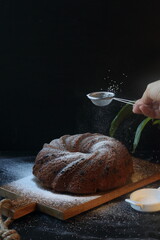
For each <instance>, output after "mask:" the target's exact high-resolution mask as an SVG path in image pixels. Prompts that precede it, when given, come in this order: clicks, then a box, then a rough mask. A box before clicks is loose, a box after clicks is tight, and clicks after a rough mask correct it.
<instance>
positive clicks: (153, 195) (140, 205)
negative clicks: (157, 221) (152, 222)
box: [125, 188, 160, 212]
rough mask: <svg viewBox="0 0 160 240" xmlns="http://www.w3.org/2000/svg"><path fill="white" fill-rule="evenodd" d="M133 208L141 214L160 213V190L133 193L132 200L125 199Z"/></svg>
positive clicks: (151, 189) (147, 189)
mask: <svg viewBox="0 0 160 240" xmlns="http://www.w3.org/2000/svg"><path fill="white" fill-rule="evenodd" d="M125 201H126V202H128V203H130V205H131V207H132V208H133V209H135V210H137V211H141V212H157V211H160V188H158V189H155V188H143V189H140V190H137V191H135V192H133V193H132V194H131V195H130V199H125Z"/></svg>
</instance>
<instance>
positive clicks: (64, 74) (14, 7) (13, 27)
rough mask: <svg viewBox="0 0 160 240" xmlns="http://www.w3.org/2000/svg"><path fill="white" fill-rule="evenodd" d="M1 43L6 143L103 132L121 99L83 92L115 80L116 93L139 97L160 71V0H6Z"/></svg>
mask: <svg viewBox="0 0 160 240" xmlns="http://www.w3.org/2000/svg"><path fill="white" fill-rule="evenodd" d="M0 48H1V51H0V52H1V53H0V83H1V84H0V150H1V151H6V150H16V151H17V150H21V151H26V150H33V151H37V150H39V149H40V148H41V147H42V145H43V143H44V142H50V141H51V140H52V139H54V138H57V137H60V136H61V135H64V134H76V133H83V132H86V131H87V132H88V131H90V132H95V131H96V132H101V133H104V134H106V133H107V129H108V126H109V124H110V121H111V119H112V118H113V116H114V115H115V114H116V112H117V111H118V109H119V107H120V104H119V103H113V104H111V105H110V106H107V107H104V108H98V107H95V106H93V104H91V102H90V101H89V100H88V99H87V98H86V94H87V93H89V92H92V91H98V90H102V89H103V90H107V89H108V88H109V87H110V86H111V85H113V81H116V84H118V85H119V86H120V87H119V89H118V90H117V96H120V97H123V98H130V99H137V98H139V97H140V96H141V94H142V93H143V91H144V89H145V87H146V85H147V84H148V83H149V82H152V81H155V80H157V79H159V78H160V3H159V1H158V0H157V1H156V0H153V1H151V0H134V1H132V0H131V1H125V0H121V1H119V0H105V1H102V0H99V1H95V0H93V1H91V0H88V1H78V0H77V1H73V0H72V1H65V0H62V1H61V0H60V1H46V0H45V1H9V0H1V2H0ZM122 82H123V84H121V83H122ZM114 84H115V83H114Z"/></svg>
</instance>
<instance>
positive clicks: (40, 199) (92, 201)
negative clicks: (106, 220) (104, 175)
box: [0, 158, 160, 220]
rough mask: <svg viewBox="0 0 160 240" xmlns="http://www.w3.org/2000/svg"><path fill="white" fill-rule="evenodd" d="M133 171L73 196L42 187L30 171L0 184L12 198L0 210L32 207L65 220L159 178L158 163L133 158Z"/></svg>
mask: <svg viewBox="0 0 160 240" xmlns="http://www.w3.org/2000/svg"><path fill="white" fill-rule="evenodd" d="M133 164H134V174H133V175H132V178H131V181H130V183H128V184H127V185H125V186H123V187H121V188H117V189H114V190H112V191H108V192H104V193H98V194H94V195H86V196H76V195H69V194H59V193H54V192H52V191H50V190H47V189H44V188H42V187H41V185H40V184H39V182H38V181H37V179H36V178H35V177H34V176H33V175H30V176H28V177H25V178H22V179H20V180H17V181H14V182H11V183H9V184H7V185H5V186H1V187H0V195H1V196H3V197H5V198H9V199H13V200H12V203H13V208H12V210H10V209H9V206H7V205H6V206H5V207H4V209H3V214H4V215H6V216H8V215H9V214H11V215H12V217H13V218H14V219H17V218H19V217H22V216H24V215H26V214H28V213H30V212H33V211H35V210H38V211H41V212H43V213H46V214H49V215H51V216H54V217H56V218H58V219H61V220H65V219H68V218H70V217H73V216H75V215H77V214H80V213H82V212H84V211H87V210H89V209H92V208H94V207H97V206H99V205H101V204H103V203H106V202H108V201H111V200H113V199H115V198H117V197H119V196H122V195H124V194H126V193H129V192H131V191H134V190H135V189H137V188H141V187H143V186H145V185H147V184H150V183H153V182H155V181H158V180H160V165H159V164H153V163H149V162H147V161H144V160H141V159H136V158H133Z"/></svg>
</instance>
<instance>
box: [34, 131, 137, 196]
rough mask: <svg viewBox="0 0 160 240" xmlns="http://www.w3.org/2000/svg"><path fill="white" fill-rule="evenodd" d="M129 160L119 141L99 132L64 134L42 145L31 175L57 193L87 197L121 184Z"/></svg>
mask: <svg viewBox="0 0 160 240" xmlns="http://www.w3.org/2000/svg"><path fill="white" fill-rule="evenodd" d="M132 172H133V165H132V158H131V156H130V154H129V152H128V150H127V149H126V147H125V146H124V145H123V144H122V143H121V142H119V141H118V140H116V139H114V138H111V137H108V136H104V135H102V134H98V133H94V134H92V133H84V134H76V135H64V136H62V137H60V138H59V139H54V140H53V141H51V142H50V143H49V144H44V146H43V148H42V150H41V151H40V152H39V153H38V155H37V157H36V159H35V164H34V167H33V174H34V175H35V176H36V177H37V178H38V179H39V181H40V182H41V183H42V185H43V186H45V187H48V188H51V189H53V190H54V191H56V192H69V193H75V194H89V193H95V192H97V191H106V190H110V189H113V188H116V187H120V186H122V185H124V184H125V183H126V182H127V181H128V180H129V178H130V176H131V174H132Z"/></svg>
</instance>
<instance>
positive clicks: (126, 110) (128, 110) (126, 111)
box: [109, 104, 132, 137]
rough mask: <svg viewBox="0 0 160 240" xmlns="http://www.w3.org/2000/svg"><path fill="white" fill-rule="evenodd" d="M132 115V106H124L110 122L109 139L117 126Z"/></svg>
mask: <svg viewBox="0 0 160 240" xmlns="http://www.w3.org/2000/svg"><path fill="white" fill-rule="evenodd" d="M131 114H132V106H131V105H129V104H126V105H124V106H123V107H122V108H121V110H120V111H119V112H118V114H117V115H116V117H115V118H114V119H113V121H112V122H111V126H110V129H109V135H110V137H113V136H114V134H115V132H116V130H117V129H118V127H119V125H120V124H121V123H122V122H123V121H124V119H125V118H127V117H129V116H130V115H131Z"/></svg>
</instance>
